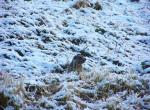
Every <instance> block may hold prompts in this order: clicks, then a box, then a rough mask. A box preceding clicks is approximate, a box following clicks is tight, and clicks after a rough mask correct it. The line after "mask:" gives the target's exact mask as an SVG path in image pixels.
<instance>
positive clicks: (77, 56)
mask: <svg viewBox="0 0 150 110" xmlns="http://www.w3.org/2000/svg"><path fill="white" fill-rule="evenodd" d="M73 60H75V61H77V62H78V64H83V63H84V62H85V61H86V58H85V57H84V56H83V55H81V54H77V55H76V56H74V58H73Z"/></svg>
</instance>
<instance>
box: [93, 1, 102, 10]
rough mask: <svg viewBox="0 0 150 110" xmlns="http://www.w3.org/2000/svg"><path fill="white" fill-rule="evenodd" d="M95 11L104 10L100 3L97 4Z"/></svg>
mask: <svg viewBox="0 0 150 110" xmlns="http://www.w3.org/2000/svg"><path fill="white" fill-rule="evenodd" d="M94 9H95V10H102V6H101V5H100V3H99V2H98V1H97V2H96V3H95V5H94Z"/></svg>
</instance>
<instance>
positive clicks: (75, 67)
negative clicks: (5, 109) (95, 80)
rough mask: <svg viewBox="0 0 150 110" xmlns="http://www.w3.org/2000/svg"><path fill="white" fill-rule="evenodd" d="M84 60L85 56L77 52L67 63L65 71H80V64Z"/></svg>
mask: <svg viewBox="0 0 150 110" xmlns="http://www.w3.org/2000/svg"><path fill="white" fill-rule="evenodd" d="M85 61H86V58H85V57H84V56H83V55H81V54H77V55H75V56H74V57H73V59H72V62H71V63H70V64H69V65H68V68H67V71H68V72H71V71H77V72H78V73H80V72H81V71H82V64H83V63H84V62H85Z"/></svg>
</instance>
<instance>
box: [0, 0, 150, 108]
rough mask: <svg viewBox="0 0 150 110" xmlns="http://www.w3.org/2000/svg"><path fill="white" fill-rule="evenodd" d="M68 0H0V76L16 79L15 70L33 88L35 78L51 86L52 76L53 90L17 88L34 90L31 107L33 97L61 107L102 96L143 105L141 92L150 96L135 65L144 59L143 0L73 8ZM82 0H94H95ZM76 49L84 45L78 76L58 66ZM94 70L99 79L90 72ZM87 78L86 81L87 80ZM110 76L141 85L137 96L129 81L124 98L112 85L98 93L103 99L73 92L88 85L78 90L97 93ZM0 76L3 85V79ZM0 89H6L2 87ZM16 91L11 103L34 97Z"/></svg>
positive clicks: (148, 28)
mask: <svg viewBox="0 0 150 110" xmlns="http://www.w3.org/2000/svg"><path fill="white" fill-rule="evenodd" d="M76 1H77V0H31V1H28V0H25V1H24V0H14V1H11V0H10V1H9V0H8V1H7V2H5V0H1V1H0V72H1V74H2V77H3V75H4V77H3V78H2V79H5V74H7V75H8V76H7V75H6V77H12V80H16V79H14V78H19V79H18V80H20V77H21V78H22V77H23V85H22V86H23V87H24V88H25V87H27V85H33V86H35V85H37V86H36V87H37V88H40V89H41V87H39V85H40V86H47V85H48V88H53V87H51V86H53V83H56V82H57V83H58V84H54V86H55V85H56V90H57V89H58V90H59V91H57V92H56V93H55V92H54V93H53V92H52V94H53V95H52V96H50V94H47V93H46V95H45V93H44V96H45V97H40V98H37V100H35V99H36V98H35V97H36V96H35V94H34V95H33V93H32V92H33V91H34V90H32V92H31V91H30V90H29V91H28V93H26V91H25V90H23V91H24V92H23V94H26V95H28V97H30V95H31V96H32V95H33V96H34V98H35V99H34V98H33V97H32V98H33V99H32V101H35V109H37V108H40V107H39V106H37V105H39V104H43V103H44V104H45V103H46V104H47V106H48V107H49V106H50V107H49V109H50V108H51V109H61V108H62V109H65V108H67V107H68V106H69V105H71V106H73V108H74V109H75V110H76V109H77V108H78V109H83V108H84V109H87V110H88V109H94V108H95V109H96V110H97V109H107V108H108V109H109V106H108V104H109V101H110V102H111V103H112V105H113V106H115V105H118V106H117V108H121V109H138V107H139V109H148V108H150V105H147V104H145V103H144V102H142V101H143V100H146V99H145V97H146V96H147V97H150V94H147V91H148V92H149V91H150V90H149V85H148V87H147V86H145V85H144V84H145V83H144V84H143V83H142V81H143V82H146V84H150V74H148V72H149V68H146V69H147V70H143V69H142V67H141V62H143V61H145V60H150V21H149V20H150V10H149V8H150V2H149V1H148V0H141V1H140V2H139V3H137V2H130V1H129V0H124V1H123V0H98V1H99V3H100V4H101V6H102V10H95V9H94V8H93V7H86V8H81V9H75V8H73V7H72V6H73V5H74V4H75V3H76ZM90 2H91V3H93V4H94V3H95V2H96V0H91V1H90ZM78 53H84V55H85V56H86V59H87V60H86V62H85V63H84V72H83V73H82V74H83V76H84V77H87V78H83V79H84V80H82V79H81V80H79V75H78V74H77V73H73V72H72V73H66V72H65V68H64V65H65V64H67V63H68V62H71V60H72V58H73V56H74V55H76V54H78ZM133 71H134V72H133ZM145 71H146V72H145ZM147 71H148V72H147ZM108 73H109V74H108ZM110 73H111V74H110ZM131 73H133V76H134V78H133V76H132V74H131ZM105 74H106V75H105ZM130 74H131V75H130ZM141 74H142V76H140V75H141ZM143 74H145V75H143ZM101 76H102V79H101V78H100V79H101V80H102V81H101V80H100V79H96V78H97V77H98V78H99V77H101ZM6 80H7V79H6ZM8 80H9V78H8ZM21 80H22V79H21ZM53 80H54V81H53ZM88 80H89V81H90V82H87V81H88ZM93 80H94V81H93ZM95 80H96V82H95ZM97 80H98V81H97ZM116 80H117V81H118V80H119V81H120V80H121V81H123V82H124V83H125V84H126V83H127V85H128V84H129V85H130V84H131V85H132V87H135V88H136V87H139V88H140V87H141V88H140V89H141V90H142V91H144V93H143V94H144V96H143V97H140V98H139V97H138V96H139V95H137V94H139V92H141V91H140V90H139V89H138V90H136V89H135V90H133V89H132V87H131V91H132V92H131V93H130V94H129V95H127V97H126V99H125V100H123V99H122V96H125V95H126V94H127V92H128V90H126V89H127V88H126V89H124V88H120V90H119V91H121V92H120V93H118V92H119V91H117V93H116V94H115V93H114V94H113V95H112V94H109V95H110V97H107V96H106V97H107V98H106V97H105V96H104V97H105V98H106V99H105V100H104V98H98V99H97V98H95V97H96V96H93V97H92V96H91V99H92V101H91V102H87V101H86V100H87V99H86V98H85V97H84V98H85V99H84V98H83V99H82V96H81V95H78V94H77V93H78V92H79V93H80V92H81V91H84V86H87V88H89V89H90V90H89V91H88V90H87V91H86V90H85V91H86V92H89V93H91V94H93V92H94V93H95V92H96V93H95V94H97V95H98V93H97V91H99V87H100V88H101V87H102V85H103V86H105V84H106V85H107V84H110V85H111V84H112V83H113V82H114V83H115V84H117V82H116ZM130 80H131V81H130ZM0 81H1V84H2V85H3V80H0ZM55 81H56V82H55ZM12 82H13V81H12ZM14 82H16V81H14ZM21 82H22V81H21ZM91 83H94V84H93V85H92V84H91ZM17 84H18V81H17ZM49 84H50V85H51V86H50V87H49ZM119 84H120V86H124V85H122V83H119ZM14 85H16V84H14ZM57 86H58V87H57ZM36 87H35V88H36ZM70 87H71V88H70ZM129 87H130V86H129ZM12 88H13V87H12ZM27 88H28V87H27ZM54 88H55V87H54ZM29 89H30V87H29ZM78 89H79V90H78ZM82 89H83V90H82ZM42 90H43V88H42ZM44 90H45V89H44ZM46 90H47V89H46ZM80 90H81V91H80ZM1 91H5V92H6V91H7V92H8V91H10V90H7V88H6V89H4V88H3V89H1ZM21 91H22V89H21ZM50 91H51V90H50ZM66 91H67V92H66ZM106 91H107V90H106ZM112 91H113V90H112ZM137 91H138V92H137ZM7 92H6V93H7ZM30 92H31V93H30ZM48 92H49V91H48ZM109 92H110V91H109ZM83 93H85V92H83ZM72 94H73V95H72ZM85 94H86V93H85ZM47 95H48V96H47ZM70 95H71V96H70ZM109 95H108V96H109ZM10 96H12V95H10ZM63 96H64V97H65V96H66V97H65V99H61V98H60V97H63ZM14 97H15V96H14ZM18 97H19V100H22V101H20V105H21V106H20V105H19V107H22V108H24V107H25V108H26V109H30V106H31V108H32V106H34V103H31V102H30V101H31V99H30V98H31V97H30V98H29V99H28V98H27V99H28V101H29V102H28V101H25V99H26V96H20V95H19V96H18ZM68 97H69V99H67V98H68ZM70 97H71V98H70ZM89 97H90V96H89ZM130 98H131V99H134V100H133V101H132V100H131V99H130ZM23 99H24V100H23ZM66 99H67V101H66V102H65V101H64V100H66ZM96 99H97V100H96ZM16 100H17V99H16ZM16 100H15V101H16ZM40 100H41V101H44V102H40ZM60 100H61V101H60ZM62 100H63V101H62ZM147 100H148V99H147ZM36 101H37V102H36ZM24 102H26V105H24V104H23V103H24ZM62 103H63V104H62ZM80 103H81V104H80ZM116 103H119V104H116ZM139 103H140V104H139ZM142 104H143V105H142ZM79 105H80V107H79ZM112 105H111V106H112ZM45 106H46V105H44V106H43V105H41V108H40V109H44V108H45V109H48V108H46V107H45ZM66 106H67V107H66ZM82 106H83V107H82ZM134 106H136V107H137V108H136V107H134ZM42 107H43V108H42ZM8 109H9V107H8Z"/></svg>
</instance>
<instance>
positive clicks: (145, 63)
mask: <svg viewBox="0 0 150 110" xmlns="http://www.w3.org/2000/svg"><path fill="white" fill-rule="evenodd" d="M141 66H142V68H143V69H147V68H150V60H146V61H143V62H142V63H141Z"/></svg>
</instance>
